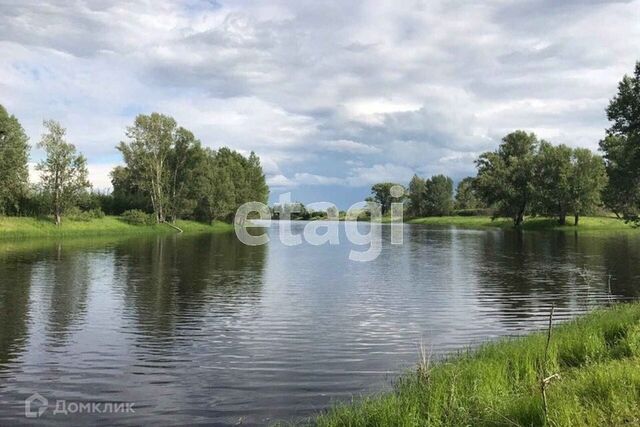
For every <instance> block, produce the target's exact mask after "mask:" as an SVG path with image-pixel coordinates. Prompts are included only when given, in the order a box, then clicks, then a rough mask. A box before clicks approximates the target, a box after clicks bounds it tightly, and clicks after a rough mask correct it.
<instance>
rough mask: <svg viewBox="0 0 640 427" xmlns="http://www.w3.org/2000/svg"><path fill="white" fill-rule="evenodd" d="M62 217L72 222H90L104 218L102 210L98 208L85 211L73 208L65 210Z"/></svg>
mask: <svg viewBox="0 0 640 427" xmlns="http://www.w3.org/2000/svg"><path fill="white" fill-rule="evenodd" d="M64 217H66V218H68V219H70V220H72V221H91V220H92V219H100V218H104V212H102V209H100V208H93V209H89V210H86V211H85V210H82V209H80V208H79V207H76V206H74V207H72V208H69V209H67V211H66V212H65V213H64Z"/></svg>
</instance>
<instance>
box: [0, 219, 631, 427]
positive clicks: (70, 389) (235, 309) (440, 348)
mask: <svg viewBox="0 0 640 427" xmlns="http://www.w3.org/2000/svg"><path fill="white" fill-rule="evenodd" d="M305 225H306V224H305V223H303V222H300V223H293V224H292V228H293V232H294V234H300V233H301V232H302V228H303V227H305ZM359 227H365V228H366V227H369V225H368V224H361V225H359ZM339 228H340V235H339V237H340V239H341V240H340V244H339V245H329V244H324V245H312V244H308V243H303V244H301V245H297V246H289V245H287V244H285V243H286V242H285V243H283V242H281V241H280V240H279V239H278V238H277V235H278V232H277V229H278V224H277V223H275V224H274V225H273V226H272V227H271V228H270V229H269V230H268V232H269V233H270V236H271V241H270V242H269V243H268V244H266V245H263V246H254V247H251V246H245V245H243V244H242V243H240V242H239V241H238V240H237V238H236V236H235V235H234V234H233V233H231V234H211V235H170V236H153V237H135V238H107V239H104V238H101V239H98V238H96V239H83V240H77V239H65V240H61V241H20V242H16V241H5V242H0V425H9V424H11V425H14V424H23V423H24V424H26V423H31V422H34V421H37V422H38V423H39V424H42V425H69V424H87V425H89V424H91V425H94V424H110V425H117V424H121V425H139V424H151V423H155V424H163V425H164V424H198V423H202V424H221V425H224V424H230V425H233V424H239V423H242V424H244V425H254V424H258V425H262V424H269V423H271V422H274V421H278V420H287V421H300V420H304V419H305V418H306V417H309V416H312V415H314V414H316V413H318V411H321V410H323V409H325V408H327V407H328V406H329V405H331V403H332V402H339V401H348V400H350V399H351V397H352V396H358V395H362V394H367V393H373V392H378V391H381V390H388V389H390V385H391V383H392V381H393V380H394V378H397V375H399V374H400V373H402V372H403V371H405V370H406V369H410V368H411V367H412V366H413V365H414V364H415V363H416V362H417V360H418V355H419V347H420V346H421V345H423V346H424V347H425V348H427V349H428V351H429V352H431V353H432V357H434V358H438V357H440V356H442V355H444V354H450V353H451V352H455V351H456V350H458V349H462V348H465V347H468V346H473V345H477V344H478V343H481V342H484V341H486V340H490V339H495V338H496V337H500V336H505V335H518V334H522V333H525V332H527V331H530V330H532V329H537V328H541V327H544V324H545V322H546V320H547V316H548V313H549V308H550V306H551V304H555V306H556V318H557V319H558V320H563V319H568V318H570V317H572V316H576V315H578V314H581V313H584V312H585V311H587V310H590V309H592V308H594V307H597V306H603V305H607V304H610V303H613V302H614V301H619V300H625V299H631V298H636V297H638V295H640V285H638V277H639V275H640V237H638V236H636V235H635V234H634V233H623V234H611V235H604V234H584V233H581V234H571V233H561V232H560V233H554V232H517V231H505V230H498V229H496V230H482V231H478V230H463V229H455V228H429V227H425V226H419V225H414V226H412V225H405V227H404V234H403V244H402V245H392V244H390V237H389V236H390V232H389V229H390V227H389V226H383V227H382V248H381V250H382V252H381V254H380V256H379V257H377V258H376V259H375V260H373V261H371V262H356V261H352V260H350V259H349V253H350V251H351V250H354V249H358V247H357V246H355V245H353V244H350V243H348V242H347V240H346V238H345V233H344V225H343V224H340V226H339ZM36 392H37V393H39V395H41V396H43V397H44V398H46V399H47V401H48V408H47V409H46V411H45V412H44V413H43V414H42V415H41V416H40V417H39V418H38V419H37V420H35V419H32V418H26V417H25V404H24V400H25V399H26V398H28V397H29V396H31V395H33V394H34V393H36ZM61 401H64V403H61ZM83 403H97V404H98V405H96V406H94V407H93V408H92V409H91V410H89V406H88V405H87V406H80V405H81V404H83ZM107 403H109V405H107ZM122 403H131V404H132V405H133V406H129V407H127V408H130V409H131V410H133V412H131V411H129V410H127V411H122V408H123V406H122V405H120V406H116V405H118V404H122ZM72 404H76V406H75V407H74V406H72ZM56 405H58V409H59V411H57V413H56V410H55V408H56ZM61 405H65V406H64V407H63V406H61ZM82 408H84V410H81V409H82ZM114 408H118V409H120V411H118V412H115V411H113V409H114ZM61 409H65V410H66V412H67V413H66V414H65V413H64V412H63V411H61ZM72 412H73V413H72ZM98 412H100V413H98Z"/></svg>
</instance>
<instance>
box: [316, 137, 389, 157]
mask: <svg viewBox="0 0 640 427" xmlns="http://www.w3.org/2000/svg"><path fill="white" fill-rule="evenodd" d="M321 148H326V149H327V150H329V151H337V152H341V153H354V154H374V153H379V152H381V151H382V150H381V149H380V148H378V147H373V146H371V145H367V144H363V143H361V142H356V141H351V140H349V139H338V140H335V141H327V142H325V143H324V144H322V145H321Z"/></svg>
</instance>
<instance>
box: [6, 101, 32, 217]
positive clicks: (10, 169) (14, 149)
mask: <svg viewBox="0 0 640 427" xmlns="http://www.w3.org/2000/svg"><path fill="white" fill-rule="evenodd" d="M28 140H29V138H27V135H26V134H25V133H24V129H23V128H22V126H21V125H20V122H18V119H16V117H15V116H13V115H11V116H10V115H9V113H8V112H7V110H6V109H5V108H4V107H3V106H2V105H0V214H6V213H8V212H14V213H15V212H18V211H19V203H20V200H21V199H22V198H23V197H24V195H25V194H26V193H27V189H28V185H29V168H28V165H27V163H28V161H29V144H28Z"/></svg>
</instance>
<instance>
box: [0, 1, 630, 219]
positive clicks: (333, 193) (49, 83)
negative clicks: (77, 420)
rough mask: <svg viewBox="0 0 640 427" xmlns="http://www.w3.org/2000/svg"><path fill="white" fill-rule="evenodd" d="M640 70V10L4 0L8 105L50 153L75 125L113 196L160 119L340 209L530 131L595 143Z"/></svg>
mask: <svg viewBox="0 0 640 427" xmlns="http://www.w3.org/2000/svg"><path fill="white" fill-rule="evenodd" d="M639 59H640V0H639V1H621V2H605V1H573V0H571V1H567V0H563V1H556V0H547V1H517V2H514V1H510V0H509V1H486V2H477V1H455V0H454V1H421V0H417V1H414V0H407V1H382V0H371V1H366V2H364V1H363V2H359V1H344V0H328V1H317V0H310V1H307V0H290V1H275V0H271V1H268V0H262V1H248V0H247V1H245V0H238V1H231V0H229V1H224V0H217V1H211V0H210V1H196V0H186V1H173V0H172V1H169V0H167V1H165V0H153V1H152V0H149V1H126V2H125V1H122V2H116V1H111V0H97V1H93V0H87V1H80V0H76V1H72V0H70V1H56V0H42V1H29V0H0V104H3V105H4V106H5V107H6V108H7V109H8V110H9V111H10V112H11V113H13V114H15V115H16V116H17V117H18V118H19V119H20V120H21V122H22V124H23V126H24V127H25V129H26V131H27V133H28V134H29V136H30V137H31V142H32V144H33V145H34V146H35V144H36V143H37V141H38V140H39V138H40V134H41V133H42V120H43V119H45V118H53V119H56V120H59V121H60V122H62V124H63V125H64V126H66V127H67V128H68V135H69V140H70V141H71V142H73V143H74V144H76V146H77V147H78V148H79V149H80V150H82V151H83V152H84V153H85V155H86V156H87V158H88V159H89V163H90V172H91V180H92V181H93V183H94V186H95V187H98V188H105V187H108V186H109V185H110V184H109V177H108V172H109V171H110V169H111V168H112V167H113V166H114V165H116V164H118V163H119V162H120V161H121V159H120V156H119V154H118V152H117V151H116V150H115V148H114V147H115V145H116V144H117V143H118V142H119V141H120V140H122V139H123V138H124V129H125V127H126V126H127V125H129V124H131V123H132V121H133V118H134V117H135V115H136V114H139V113H150V112H153V111H158V112H162V113H165V114H170V115H172V116H174V117H175V118H176V120H177V121H178V123H179V124H181V125H182V126H185V127H187V128H189V129H191V130H192V131H194V133H195V134H196V135H197V137H198V138H200V140H201V141H202V142H203V144H205V145H207V146H210V147H214V148H215V147H220V146H230V147H232V148H235V149H237V150H240V151H242V152H249V151H250V150H254V151H256V152H257V153H258V154H259V155H260V157H261V159H262V162H263V166H264V169H265V172H266V174H267V177H268V181H269V184H270V185H271V189H272V199H275V198H276V197H277V195H278V194H280V193H282V192H285V191H291V192H292V197H293V199H296V200H301V201H303V202H306V203H309V202H313V201H333V202H335V203H337V204H338V205H339V206H341V207H347V206H348V205H349V204H351V203H353V202H356V201H359V200H362V199H363V198H364V197H365V196H366V195H367V193H368V187H370V185H371V184H372V183H374V182H379V181H397V182H408V180H409V179H410V178H411V176H412V175H413V174H414V173H418V174H420V175H425V176H429V175H432V174H436V173H446V174H448V175H450V176H452V177H453V178H454V179H455V180H459V179H460V178H462V177H464V176H467V175H471V174H473V172H474V165H473V159H474V158H475V156H476V155H477V154H478V153H480V152H482V151H485V150H489V149H493V148H495V147H496V145H497V144H498V142H499V140H500V138H501V137H502V136H503V135H504V134H505V133H508V132H509V131H511V130H513V129H526V130H529V131H534V132H536V133H538V134H539V135H540V136H541V137H544V138H546V139H549V140H551V141H553V142H557V143H566V144H569V145H572V146H585V147H589V148H592V149H596V148H597V143H598V140H599V139H600V138H601V136H602V134H603V129H604V128H605V127H606V126H607V122H606V118H605V115H604V111H603V110H604V108H605V106H606V104H607V101H608V99H609V98H611V96H612V95H613V94H614V93H615V90H616V85H617V82H618V81H619V80H620V78H621V77H622V75H623V74H625V73H631V72H632V70H633V66H634V63H635V61H636V60H639ZM40 156H41V153H39V152H38V151H37V150H35V149H34V151H33V156H32V157H33V161H37V160H38V159H39V158H40Z"/></svg>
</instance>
